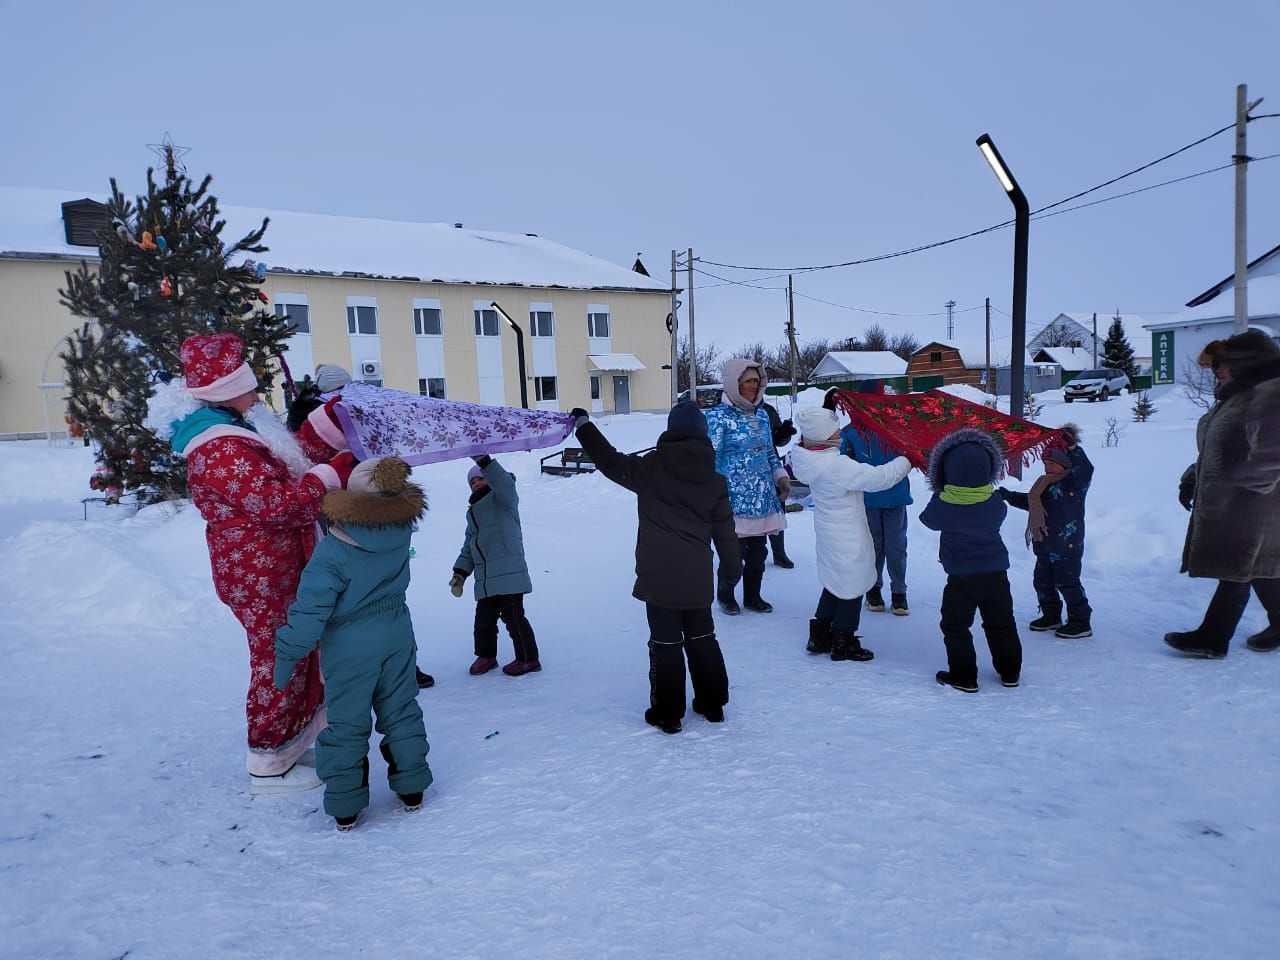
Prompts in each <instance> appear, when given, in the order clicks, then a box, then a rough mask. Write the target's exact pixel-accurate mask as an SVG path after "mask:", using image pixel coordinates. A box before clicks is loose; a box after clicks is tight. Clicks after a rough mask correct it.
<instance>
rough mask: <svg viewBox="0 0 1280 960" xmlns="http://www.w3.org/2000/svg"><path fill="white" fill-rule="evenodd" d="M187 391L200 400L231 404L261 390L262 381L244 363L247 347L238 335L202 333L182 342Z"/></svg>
mask: <svg viewBox="0 0 1280 960" xmlns="http://www.w3.org/2000/svg"><path fill="white" fill-rule="evenodd" d="M181 355H182V369H183V372H184V374H185V375H186V378H187V389H188V390H190V391H191V394H192V396H194V397H195V398H196V399H198V400H208V401H211V402H214V403H217V402H220V401H223V400H231V399H233V398H235V397H238V396H241V395H242V394H246V393H249V392H250V391H252V390H257V389H258V378H257V377H255V376H254V375H253V370H251V369H250V368H249V365H248V364H247V363H245V362H244V360H243V359H242V358H243V357H244V344H243V343H242V342H241V340H240V338H239V337H237V336H236V335H235V334H234V333H213V334H208V333H198V334H196V335H195V336H191V337H187V339H186V340H184V341H183V342H182V352H181Z"/></svg>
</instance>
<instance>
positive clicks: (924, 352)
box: [907, 343, 982, 389]
mask: <svg viewBox="0 0 1280 960" xmlns="http://www.w3.org/2000/svg"><path fill="white" fill-rule="evenodd" d="M932 354H941V359H940V360H938V361H935V360H933V359H931V355H932ZM907 377H908V378H909V379H910V380H911V382H912V384H913V386H912V389H916V388H915V386H914V384H915V381H916V379H917V378H929V379H930V380H931V379H932V378H935V377H942V383H943V384H952V383H967V384H971V385H973V386H978V385H979V384H981V382H982V370H981V369H978V368H973V369H971V368H968V367H966V366H965V365H964V358H963V357H961V356H960V351H959V350H957V349H956V348H955V347H948V346H945V345H943V344H939V343H931V344H929V345H928V346H925V347H921V348H920V349H919V350H918V351H916V352H915V353H914V354H912V355H911V359H910V360H909V361H908V362H907Z"/></svg>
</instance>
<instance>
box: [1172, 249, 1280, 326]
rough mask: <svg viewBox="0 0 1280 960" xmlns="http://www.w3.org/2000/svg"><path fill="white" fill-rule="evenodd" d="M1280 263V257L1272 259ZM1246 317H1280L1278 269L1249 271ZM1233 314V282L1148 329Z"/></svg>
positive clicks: (1230, 318) (1234, 294) (1227, 316)
mask: <svg viewBox="0 0 1280 960" xmlns="http://www.w3.org/2000/svg"><path fill="white" fill-rule="evenodd" d="M1276 264H1277V266H1280V257H1278V258H1276ZM1248 294H1249V298H1248V299H1249V319H1250V320H1259V319H1266V318H1275V317H1280V272H1278V273H1275V274H1263V275H1262V276H1255V275H1254V274H1252V273H1250V274H1249V289H1248ZM1235 315H1236V291H1235V284H1231V285H1229V286H1227V287H1226V288H1224V289H1223V290H1222V292H1221V293H1219V294H1218V295H1217V296H1216V297H1214V298H1212V299H1211V300H1206V301H1204V302H1203V303H1201V304H1199V305H1198V306H1195V307H1190V308H1189V309H1187V310H1184V311H1182V312H1181V313H1176V314H1174V315H1173V316H1172V317H1170V318H1169V319H1167V320H1158V321H1156V322H1155V323H1148V324H1147V325H1146V328H1147V329H1148V330H1170V329H1173V328H1174V327H1188V326H1192V325H1193V324H1197V323H1205V322H1211V321H1215V320H1234V319H1235Z"/></svg>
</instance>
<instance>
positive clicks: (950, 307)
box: [943, 300, 956, 340]
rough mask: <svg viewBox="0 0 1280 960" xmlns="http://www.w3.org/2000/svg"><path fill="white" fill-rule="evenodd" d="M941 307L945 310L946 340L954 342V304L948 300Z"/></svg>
mask: <svg viewBox="0 0 1280 960" xmlns="http://www.w3.org/2000/svg"><path fill="white" fill-rule="evenodd" d="M943 306H945V307H946V308H947V339H948V340H954V339H955V337H956V314H955V311H956V302H955V301H954V300H948V301H947V302H946V303H945V304H943Z"/></svg>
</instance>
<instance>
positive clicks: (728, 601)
mask: <svg viewBox="0 0 1280 960" xmlns="http://www.w3.org/2000/svg"><path fill="white" fill-rule="evenodd" d="M733 587H734V584H732V583H730V582H729V581H728V580H724V579H720V580H717V581H716V601H717V602H718V603H719V604H720V609H721V610H723V611H724V612H725V613H727V614H728V615H729V616H731V617H736V616H737V615H738V614H740V613H741V612H742V608H741V607H740V606H738V601H737V599H736V598H735V597H734V595H733Z"/></svg>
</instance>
